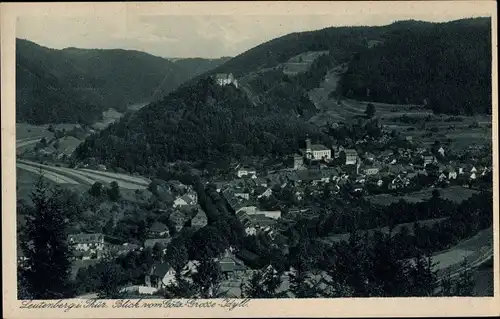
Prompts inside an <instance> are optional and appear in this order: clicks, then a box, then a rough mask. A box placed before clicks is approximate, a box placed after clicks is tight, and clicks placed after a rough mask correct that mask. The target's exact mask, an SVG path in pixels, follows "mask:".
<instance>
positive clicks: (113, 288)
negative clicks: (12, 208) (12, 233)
mask: <svg viewBox="0 0 500 319" xmlns="http://www.w3.org/2000/svg"><path fill="white" fill-rule="evenodd" d="M18 23H21V22H18ZM296 31H297V32H299V31H300V30H296ZM290 33H291V32H290ZM25 38H26V39H24V38H22V35H18V39H17V40H16V55H17V65H16V78H17V82H16V97H17V102H16V117H17V120H16V121H17V123H16V151H17V154H16V155H17V162H16V172H17V185H16V187H17V231H18V237H17V263H18V299H66V298H87V299H94V298H101V299H131V300H132V301H131V303H133V300H134V299H147V298H151V299H181V298H182V299H192V300H193V302H198V301H196V299H207V298H208V299H209V298H242V300H243V299H245V298H342V297H414V296H425V297H428V296H436V297H439V296H493V226H492V225H493V174H494V173H496V171H494V170H493V162H492V160H493V158H492V147H493V145H492V123H493V122H492V101H491V98H492V97H491V87H492V84H491V72H492V70H491V56H492V54H491V19H490V18H470V19H468V18H464V19H461V20H456V21H452V22H443V23H433V22H423V21H416V20H405V21H395V22H393V23H391V22H388V23H387V25H386V26H381V27H349V28H348V27H330V28H326V29H321V28H318V30H317V31H310V32H303V33H294V34H290V35H284V36H282V37H277V38H276V39H273V40H271V41H268V42H264V41H262V42H264V43H262V44H260V45H257V46H255V47H253V48H252V47H248V48H246V49H245V50H244V51H242V52H243V53H241V52H240V53H241V54H239V53H238V54H234V53H233V52H229V53H227V55H233V54H234V56H231V57H223V58H177V57H176V58H163V57H159V56H154V55H151V54H149V53H144V52H139V51H134V50H115V49H79V48H75V47H71V45H72V44H67V46H68V47H67V48H64V49H49V48H47V47H45V46H44V44H43V43H39V44H37V43H35V42H32V41H30V39H29V38H27V36H26V37H25ZM408 39H410V40H408ZM180 43H181V42H179V45H181V44H180ZM246 50H248V51H246ZM495 169H496V168H495ZM47 247H48V248H47ZM228 300H229V299H228ZM200 302H201V301H200ZM234 302H237V301H234ZM228 307H234V305H232V304H230V303H229V301H228Z"/></svg>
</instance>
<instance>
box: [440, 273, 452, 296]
mask: <svg viewBox="0 0 500 319" xmlns="http://www.w3.org/2000/svg"><path fill="white" fill-rule="evenodd" d="M440 295H441V296H443V297H451V296H453V283H452V281H451V273H450V269H448V270H447V271H446V273H445V275H444V277H443V278H442V279H441V294H440Z"/></svg>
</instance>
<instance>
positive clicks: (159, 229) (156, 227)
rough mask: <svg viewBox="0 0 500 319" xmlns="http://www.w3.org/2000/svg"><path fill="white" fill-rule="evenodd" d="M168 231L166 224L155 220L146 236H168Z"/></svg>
mask: <svg viewBox="0 0 500 319" xmlns="http://www.w3.org/2000/svg"><path fill="white" fill-rule="evenodd" d="M169 235H170V233H169V231H168V227H167V225H165V224H163V223H159V222H155V223H154V224H153V225H151V227H150V228H149V231H148V236H149V237H151V238H160V237H166V236H169Z"/></svg>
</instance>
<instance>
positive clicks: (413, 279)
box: [408, 254, 437, 297]
mask: <svg viewBox="0 0 500 319" xmlns="http://www.w3.org/2000/svg"><path fill="white" fill-rule="evenodd" d="M434 266H435V263H433V262H432V257H426V256H424V255H422V254H419V255H418V256H417V258H416V264H415V265H414V266H412V267H411V268H410V270H409V277H410V283H409V289H408V290H409V291H408V293H409V295H410V296H415V297H428V296H432V295H434V293H435V290H436V288H437V275H436V270H433V268H434Z"/></svg>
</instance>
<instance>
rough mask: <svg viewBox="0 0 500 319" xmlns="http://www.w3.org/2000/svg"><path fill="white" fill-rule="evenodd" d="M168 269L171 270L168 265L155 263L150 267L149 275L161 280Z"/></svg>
mask: <svg viewBox="0 0 500 319" xmlns="http://www.w3.org/2000/svg"><path fill="white" fill-rule="evenodd" d="M170 268H172V266H170V264H169V263H161V264H160V263H157V264H154V265H153V266H152V267H151V269H150V271H149V275H151V276H157V277H160V278H163V277H164V276H165V274H166V273H167V272H168V271H169V270H170Z"/></svg>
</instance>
